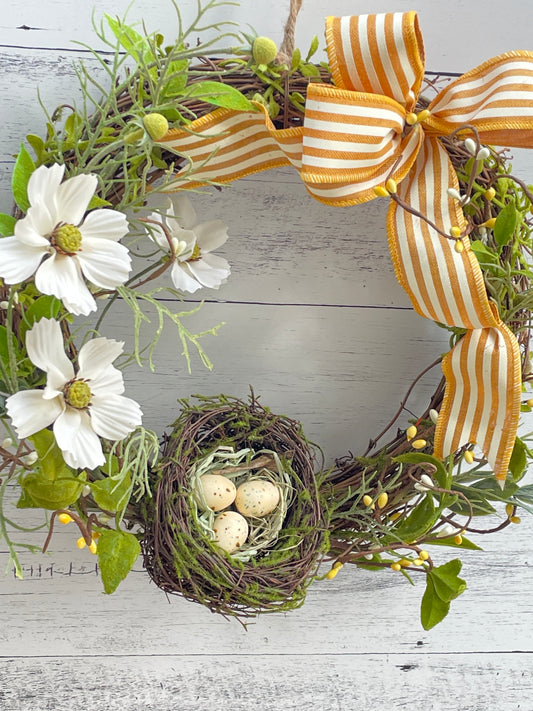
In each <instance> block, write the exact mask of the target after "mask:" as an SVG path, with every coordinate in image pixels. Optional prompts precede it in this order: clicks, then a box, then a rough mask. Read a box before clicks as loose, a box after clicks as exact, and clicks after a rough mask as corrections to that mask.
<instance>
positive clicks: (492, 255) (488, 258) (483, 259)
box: [470, 239, 500, 265]
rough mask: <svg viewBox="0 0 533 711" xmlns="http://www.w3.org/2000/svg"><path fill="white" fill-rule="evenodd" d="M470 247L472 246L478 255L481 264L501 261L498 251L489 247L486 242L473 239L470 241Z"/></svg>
mask: <svg viewBox="0 0 533 711" xmlns="http://www.w3.org/2000/svg"><path fill="white" fill-rule="evenodd" d="M470 247H471V248H472V251H473V252H474V254H475V255H476V257H477V260H478V262H479V263H480V264H492V265H494V264H499V263H500V260H499V258H498V255H497V254H496V252H495V251H494V250H492V249H490V247H487V245H486V244H483V242H482V241H481V240H479V239H476V240H473V241H472V242H470Z"/></svg>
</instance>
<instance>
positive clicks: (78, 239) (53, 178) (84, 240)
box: [0, 164, 131, 315]
mask: <svg viewBox="0 0 533 711" xmlns="http://www.w3.org/2000/svg"><path fill="white" fill-rule="evenodd" d="M64 172H65V166H64V165H58V164H54V165H52V166H51V167H50V168H47V167H46V166H44V165H42V166H40V167H39V168H37V170H35V171H34V172H33V173H32V175H31V177H30V180H29V182H28V200H29V202H30V205H31V207H30V208H29V209H28V212H27V214H26V216H25V217H24V218H23V219H22V220H19V221H18V222H17V223H16V225H15V230H14V232H15V234H14V235H13V236H12V237H4V238H2V239H0V277H1V278H2V279H3V280H4V281H5V283H6V284H18V283H19V282H22V281H25V280H26V279H28V278H29V277H31V276H32V275H33V274H35V286H36V287H37V288H38V289H39V291H41V292H42V293H43V294H52V295H54V296H56V297H57V298H58V299H61V300H62V301H63V304H64V305H65V308H67V309H68V310H69V311H70V312H72V313H73V314H83V315H87V314H88V313H90V312H91V311H95V310H96V302H95V300H94V298H93V296H92V294H91V292H90V291H89V289H88V288H87V285H86V283H85V279H87V280H88V281H90V282H91V283H92V284H95V285H96V286H97V287H100V288H102V289H113V288H115V287H116V286H118V285H119V284H123V283H124V282H125V281H126V279H127V278H128V274H129V272H130V269H131V259H130V256H129V252H128V249H127V248H126V247H125V246H124V245H122V244H119V243H118V240H119V239H120V238H121V237H124V235H125V234H126V232H127V231H128V223H127V219H126V216H125V215H124V214H122V213H121V212H117V211H116V210H108V209H103V210H91V212H89V214H88V215H87V216H86V218H85V220H83V216H84V215H85V213H86V211H87V207H88V205H89V202H90V201H91V198H92V197H93V195H94V192H95V190H96V186H97V182H98V181H97V177H96V175H76V176H74V177H73V178H68V180H65V182H64V183H62V182H61V180H62V179H63V174H64ZM84 277H85V278H84Z"/></svg>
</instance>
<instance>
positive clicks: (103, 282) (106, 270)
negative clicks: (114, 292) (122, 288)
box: [74, 237, 131, 289]
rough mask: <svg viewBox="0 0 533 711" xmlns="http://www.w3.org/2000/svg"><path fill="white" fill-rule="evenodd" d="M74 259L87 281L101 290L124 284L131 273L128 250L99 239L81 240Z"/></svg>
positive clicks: (114, 243)
mask: <svg viewBox="0 0 533 711" xmlns="http://www.w3.org/2000/svg"><path fill="white" fill-rule="evenodd" d="M74 259H75V260H76V261H77V262H78V263H79V265H80V266H81V270H82V272H83V274H84V275H85V276H86V277H87V279H88V280H89V281H90V282H92V283H93V284H96V286H100V287H102V289H114V288H115V286H118V285H119V284H124V282H125V281H127V279H128V276H129V273H130V271H131V257H130V254H129V251H128V248H127V247H125V246H124V245H123V244H119V243H118V242H113V241H112V240H109V239H102V238H101V237H99V238H96V237H91V238H88V239H86V240H83V241H82V248H81V251H79V252H77V253H76V255H75V257H74Z"/></svg>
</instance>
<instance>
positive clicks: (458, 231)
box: [450, 225, 461, 239]
mask: <svg viewBox="0 0 533 711" xmlns="http://www.w3.org/2000/svg"><path fill="white" fill-rule="evenodd" d="M450 234H451V236H452V237H453V238H454V239H459V237H460V236H461V228H460V227H457V225H454V226H453V227H452V228H451V229H450Z"/></svg>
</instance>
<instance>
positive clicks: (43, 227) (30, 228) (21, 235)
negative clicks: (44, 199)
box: [14, 205, 55, 250]
mask: <svg viewBox="0 0 533 711" xmlns="http://www.w3.org/2000/svg"><path fill="white" fill-rule="evenodd" d="M54 227H55V223H54V220H53V218H52V217H51V215H50V213H49V212H48V211H47V210H43V209H42V208H41V206H40V205H37V206H36V207H30V208H29V210H28V212H27V213H26V217H24V218H23V219H22V220H19V221H18V222H17V223H16V225H15V229H14V233H15V236H16V237H17V239H18V240H20V242H23V243H24V244H27V245H28V246H30V247H41V248H42V249H46V250H49V249H50V240H48V239H47V238H46V237H45V235H48V234H50V233H51V232H52V231H53V229H54Z"/></svg>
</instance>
